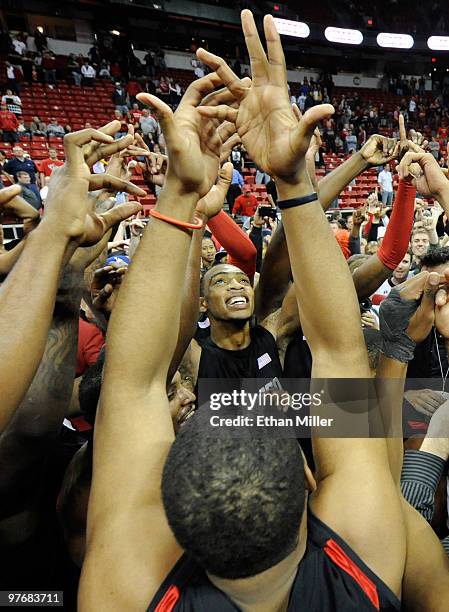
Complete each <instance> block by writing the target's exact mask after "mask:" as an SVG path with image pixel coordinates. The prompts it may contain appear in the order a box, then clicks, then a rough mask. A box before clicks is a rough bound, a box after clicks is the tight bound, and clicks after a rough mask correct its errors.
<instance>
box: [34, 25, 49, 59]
mask: <svg viewBox="0 0 449 612" xmlns="http://www.w3.org/2000/svg"><path fill="white" fill-rule="evenodd" d="M33 36H34V44H35V45H36V49H37V50H38V51H39V53H42V52H43V51H45V50H46V49H48V41H47V37H46V35H45V34H44V28H43V27H42V26H37V28H36V29H35V30H34V34H33Z"/></svg>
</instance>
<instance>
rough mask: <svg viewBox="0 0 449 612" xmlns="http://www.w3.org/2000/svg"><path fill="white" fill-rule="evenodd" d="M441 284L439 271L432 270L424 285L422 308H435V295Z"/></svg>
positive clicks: (427, 309) (426, 309)
mask: <svg viewBox="0 0 449 612" xmlns="http://www.w3.org/2000/svg"><path fill="white" fill-rule="evenodd" d="M439 285H440V275H439V274H438V272H430V274H429V276H428V277H427V279H426V282H425V285H424V291H423V296H422V300H421V308H422V309H423V310H425V311H429V310H431V311H432V312H433V310H434V308H435V296H436V293H437V291H438V288H439Z"/></svg>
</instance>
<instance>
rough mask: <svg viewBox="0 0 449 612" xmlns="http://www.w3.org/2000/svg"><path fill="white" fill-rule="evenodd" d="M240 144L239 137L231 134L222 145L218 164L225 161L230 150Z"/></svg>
mask: <svg viewBox="0 0 449 612" xmlns="http://www.w3.org/2000/svg"><path fill="white" fill-rule="evenodd" d="M241 142H242V141H241V140H240V136H239V135H238V134H233V135H232V136H231V137H230V138H228V140H227V141H226V142H224V143H223V146H222V148H221V155H220V163H223V162H224V161H226V160H227V159H228V157H229V155H230V153H231V151H232V149H233V148H234V147H235V146H236V145H238V144H240V143H241Z"/></svg>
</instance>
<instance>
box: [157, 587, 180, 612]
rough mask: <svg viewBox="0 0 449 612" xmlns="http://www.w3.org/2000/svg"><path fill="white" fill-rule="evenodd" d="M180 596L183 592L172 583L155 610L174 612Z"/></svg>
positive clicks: (158, 611)
mask: <svg viewBox="0 0 449 612" xmlns="http://www.w3.org/2000/svg"><path fill="white" fill-rule="evenodd" d="M180 596H181V594H180V592H179V589H178V587H177V586H176V585H174V584H172V585H171V587H170V588H169V589H168V591H167V592H166V593H165V595H164V596H163V598H162V599H161V601H160V602H159V603H158V605H157V608H156V610H155V611H154V612H172V610H173V608H174V607H175V605H176V603H177V601H178V599H179V598H180Z"/></svg>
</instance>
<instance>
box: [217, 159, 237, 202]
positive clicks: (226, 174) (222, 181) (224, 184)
mask: <svg viewBox="0 0 449 612" xmlns="http://www.w3.org/2000/svg"><path fill="white" fill-rule="evenodd" d="M233 170H234V166H233V165H232V164H231V162H226V164H224V165H223V167H222V168H221V170H220V174H219V175H218V181H217V184H216V187H217V188H218V189H219V190H220V191H221V192H222V193H223V195H224V196H225V195H226V194H227V193H228V189H229V185H230V184H231V181H232V171H233Z"/></svg>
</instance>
